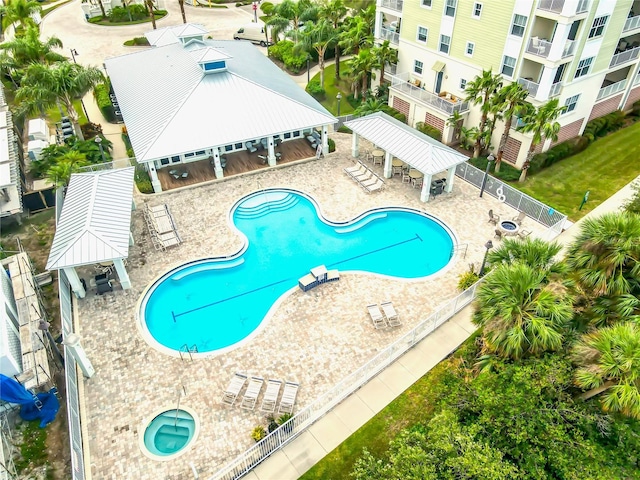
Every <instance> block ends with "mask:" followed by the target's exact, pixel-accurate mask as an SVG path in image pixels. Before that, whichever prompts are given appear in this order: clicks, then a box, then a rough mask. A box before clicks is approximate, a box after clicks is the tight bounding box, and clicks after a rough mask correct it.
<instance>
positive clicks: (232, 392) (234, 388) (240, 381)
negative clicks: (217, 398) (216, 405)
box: [222, 373, 247, 406]
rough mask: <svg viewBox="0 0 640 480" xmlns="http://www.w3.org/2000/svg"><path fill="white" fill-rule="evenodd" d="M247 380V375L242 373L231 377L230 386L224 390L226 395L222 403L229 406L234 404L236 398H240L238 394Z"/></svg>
mask: <svg viewBox="0 0 640 480" xmlns="http://www.w3.org/2000/svg"><path fill="white" fill-rule="evenodd" d="M246 381H247V376H246V375H242V374H241V373H236V374H235V375H234V376H233V378H232V379H231V381H230V382H229V386H228V387H227V389H226V390H225V392H224V395H223V396H222V403H224V404H225V405H229V406H231V405H233V403H234V402H235V401H236V398H238V394H239V393H240V390H242V387H243V386H244V383H245V382H246Z"/></svg>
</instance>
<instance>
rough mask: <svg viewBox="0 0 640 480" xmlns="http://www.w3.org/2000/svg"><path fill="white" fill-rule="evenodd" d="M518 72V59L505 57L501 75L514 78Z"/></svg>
mask: <svg viewBox="0 0 640 480" xmlns="http://www.w3.org/2000/svg"><path fill="white" fill-rule="evenodd" d="M515 71H516V59H515V58H513V57H508V56H507V55H505V56H504V58H503V59H502V68H501V69H500V73H502V74H503V75H506V76H507V77H513V74H514V72H515Z"/></svg>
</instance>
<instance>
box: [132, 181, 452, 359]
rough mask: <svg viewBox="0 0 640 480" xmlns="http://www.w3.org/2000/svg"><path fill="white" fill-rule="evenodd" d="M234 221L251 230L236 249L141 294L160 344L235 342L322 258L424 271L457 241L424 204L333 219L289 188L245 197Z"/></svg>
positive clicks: (335, 263) (391, 271) (143, 312)
mask: <svg viewBox="0 0 640 480" xmlns="http://www.w3.org/2000/svg"><path fill="white" fill-rule="evenodd" d="M230 221H231V223H232V224H233V225H234V227H235V228H237V229H238V230H239V231H240V232H241V233H242V234H243V235H244V236H245V238H246V242H245V246H244V248H243V249H242V250H241V251H240V252H238V254H236V255H234V256H233V257H230V258H213V259H204V260H198V261H194V262H190V263H188V264H186V265H183V266H181V267H178V268H176V269H173V270H171V271H169V272H167V273H166V274H164V275H163V276H162V277H160V278H159V279H158V280H157V281H156V282H154V284H153V285H152V286H151V287H150V288H149V289H148V291H147V292H146V293H145V294H144V296H143V299H142V302H141V308H140V318H141V324H142V328H143V330H145V331H146V332H148V334H149V335H150V336H151V337H152V338H153V339H154V341H155V342H157V344H159V345H160V346H161V347H164V348H168V349H170V350H185V349H192V348H193V347H195V348H196V349H197V351H198V352H199V353H203V352H211V351H215V350H221V349H226V348H229V347H232V346H237V345H238V344H239V343H240V342H242V340H244V339H245V338H247V337H249V336H250V335H252V334H255V333H257V330H258V327H259V325H260V324H261V322H262V321H263V320H264V318H265V316H266V315H267V314H268V312H269V310H270V309H271V307H272V306H273V304H274V303H275V302H276V301H277V300H278V298H280V297H281V296H282V295H283V294H284V293H285V292H287V291H288V290H290V289H292V288H295V287H296V286H297V282H298V279H299V278H300V277H302V276H304V275H306V274H307V273H309V270H310V269H311V268H313V267H316V266H318V265H325V266H326V267H327V268H329V269H337V270H339V271H341V272H344V271H363V272H371V273H376V274H380V275H386V276H392V277H398V278H404V279H416V278H423V277H426V276H428V275H432V274H434V273H436V272H438V271H439V270H441V269H442V268H444V267H445V266H446V265H447V263H448V262H449V260H450V259H451V256H452V251H453V243H454V242H453V235H452V233H451V232H450V230H449V229H448V228H447V227H446V225H444V224H443V223H441V222H440V221H438V220H437V219H435V218H433V217H431V216H429V215H427V214H425V213H422V212H419V211H417V210H411V209H406V208H394V207H391V208H384V209H377V210H372V211H369V212H366V213H364V214H363V215H361V216H359V217H358V218H356V219H354V220H353V221H350V222H345V223H333V222H329V221H328V220H326V219H324V218H323V217H322V216H321V215H320V214H319V210H318V208H317V206H316V204H315V203H314V202H313V200H312V199H311V198H310V197H307V196H305V195H304V194H302V193H300V192H296V191H293V190H285V189H278V190H265V191H261V192H256V193H253V194H251V195H249V196H247V197H244V198H243V199H241V200H240V201H238V202H237V203H236V205H235V206H234V207H233V208H232V209H231V213H230Z"/></svg>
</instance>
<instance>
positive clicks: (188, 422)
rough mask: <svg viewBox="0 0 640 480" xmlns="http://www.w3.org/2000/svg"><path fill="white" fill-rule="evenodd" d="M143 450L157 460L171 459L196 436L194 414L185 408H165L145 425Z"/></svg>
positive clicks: (142, 438) (182, 450) (182, 451)
mask: <svg viewBox="0 0 640 480" xmlns="http://www.w3.org/2000/svg"><path fill="white" fill-rule="evenodd" d="M143 428H144V435H143V436H142V437H141V440H142V445H141V447H142V451H143V452H144V453H145V454H147V455H148V456H150V457H152V458H155V459H156V460H169V459H170V458H173V457H175V456H176V455H177V454H181V453H184V449H185V448H186V447H187V446H188V445H189V444H190V443H191V441H192V440H193V439H194V438H195V436H196V430H197V424H196V420H195V418H194V416H193V415H192V414H191V413H189V412H187V411H186V410H184V409H173V410H165V411H163V412H162V413H160V414H158V415H156V416H155V417H153V419H152V420H151V421H150V422H148V423H147V425H143Z"/></svg>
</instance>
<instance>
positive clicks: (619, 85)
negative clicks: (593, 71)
mask: <svg viewBox="0 0 640 480" xmlns="http://www.w3.org/2000/svg"><path fill="white" fill-rule="evenodd" d="M626 85H627V79H626V78H625V79H624V80H620V81H619V82H616V83H612V84H611V85H607V86H606V87H602V88H601V89H600V91H599V92H598V97H597V98H596V102H597V101H598V100H602V99H603V98H604V97H609V96H611V95H613V94H614V93H618V92H619V91H621V90H624V87H625V86H626Z"/></svg>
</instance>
